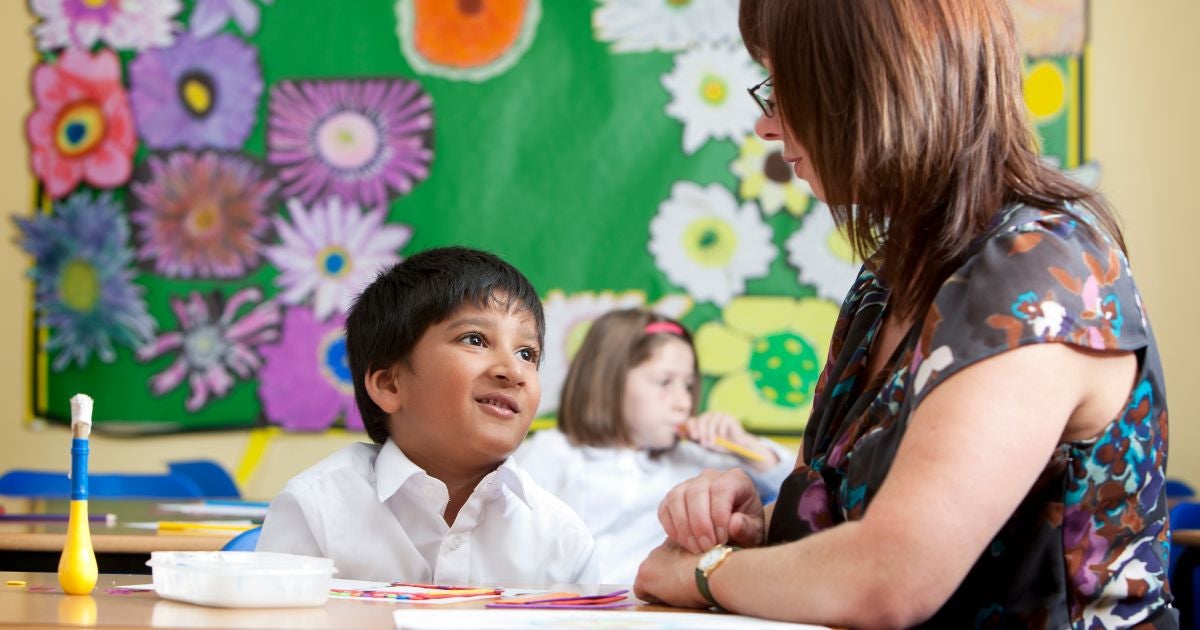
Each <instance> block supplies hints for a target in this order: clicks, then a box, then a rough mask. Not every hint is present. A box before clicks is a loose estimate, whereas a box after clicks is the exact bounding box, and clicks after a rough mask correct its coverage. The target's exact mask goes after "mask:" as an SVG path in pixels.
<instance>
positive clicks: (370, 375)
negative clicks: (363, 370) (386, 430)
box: [365, 365, 404, 415]
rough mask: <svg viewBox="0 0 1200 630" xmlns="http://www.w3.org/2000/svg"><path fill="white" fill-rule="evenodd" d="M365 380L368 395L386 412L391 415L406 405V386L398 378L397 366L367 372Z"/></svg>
mask: <svg viewBox="0 0 1200 630" xmlns="http://www.w3.org/2000/svg"><path fill="white" fill-rule="evenodd" d="M365 380H366V387H367V395H368V396H370V397H371V400H372V401H374V402H375V404H376V405H379V408H380V409H382V410H383V412H384V413H386V414H389V415H390V414H393V413H396V412H397V411H399V410H400V409H401V408H402V407H404V386H403V384H402V383H401V382H400V379H399V378H397V374H396V366H394V365H393V366H391V367H389V368H387V369H384V370H375V371H373V372H367V375H366V377H365Z"/></svg>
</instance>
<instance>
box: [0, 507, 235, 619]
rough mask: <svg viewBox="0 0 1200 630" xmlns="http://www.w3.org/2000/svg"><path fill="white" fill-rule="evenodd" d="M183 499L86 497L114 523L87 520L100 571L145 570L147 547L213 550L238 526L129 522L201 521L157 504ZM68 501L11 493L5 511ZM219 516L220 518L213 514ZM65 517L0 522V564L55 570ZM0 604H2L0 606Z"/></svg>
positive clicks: (61, 510) (40, 510)
mask: <svg viewBox="0 0 1200 630" xmlns="http://www.w3.org/2000/svg"><path fill="white" fill-rule="evenodd" d="M182 502H186V501H167V500H147V501H104V500H90V501H88V511H89V513H91V514H106V513H107V514H115V515H117V524H116V525H115V526H113V527H107V526H105V525H104V524H103V523H91V530H92V548H93V549H95V551H96V561H97V563H98V564H99V567H100V572H101V573H144V574H149V573H150V567H147V566H146V561H147V560H149V559H150V552H151V551H216V550H218V549H220V548H221V547H222V546H224V545H225V543H227V542H229V540H230V539H231V538H233V537H234V536H236V535H237V533H238V532H230V533H215V532H211V531H207V532H204V533H200V534H197V533H192V532H163V533H160V532H158V530H155V529H139V528H135V527H129V526H128V523H136V522H150V521H201V520H206V519H209V518H212V517H197V516H190V515H186V514H180V513H178V512H164V511H161V510H159V509H158V505H159V504H160V503H182ZM68 503H69V502H68V501H66V500H58V499H51V500H46V499H15V498H13V497H5V498H4V500H3V504H4V506H5V509H6V510H7V511H8V513H10V514H12V513H37V514H65V513H66V512H67V505H68ZM218 520H223V519H218ZM66 532H67V526H66V523H6V522H0V570H3V571H47V572H54V571H57V570H58V558H59V555H60V554H61V553H62V549H63V545H64V544H65V543H66ZM0 610H3V609H2V608H0Z"/></svg>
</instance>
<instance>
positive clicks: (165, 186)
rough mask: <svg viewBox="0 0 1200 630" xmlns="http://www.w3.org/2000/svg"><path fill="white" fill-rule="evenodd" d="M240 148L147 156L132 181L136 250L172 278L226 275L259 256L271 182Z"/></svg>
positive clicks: (255, 261)
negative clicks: (231, 151)
mask: <svg viewBox="0 0 1200 630" xmlns="http://www.w3.org/2000/svg"><path fill="white" fill-rule="evenodd" d="M263 170H264V169H263V167H262V166H261V165H259V164H258V163H257V162H254V161H253V160H251V159H250V158H246V157H242V156H240V155H221V154H218V153H215V152H212V151H209V152H206V153H201V154H198V155H197V154H192V153H187V152H178V153H172V154H171V155H170V156H167V157H158V156H151V157H150V159H149V160H147V162H146V168H145V169H144V170H143V171H142V173H141V175H140V177H139V180H141V181H137V182H135V183H134V184H133V186H132V188H133V193H134V195H135V196H136V198H137V200H138V207H137V208H136V209H135V210H134V211H133V222H134V224H135V225H136V226H137V228H138V230H137V240H138V258H139V259H140V260H143V261H147V262H152V263H153V269H154V271H155V272H156V273H160V274H162V275H165V276H170V277H178V278H191V277H198V278H234V277H240V276H243V275H245V274H246V273H247V272H249V271H250V270H252V269H254V268H255V267H257V266H258V265H259V264H260V262H261V261H262V257H261V253H260V251H259V249H260V247H261V239H262V237H263V236H264V235H265V234H266V233H267V231H268V230H269V228H270V222H269V219H268V218H267V212H268V209H269V207H270V199H271V195H272V193H274V192H275V182H274V181H271V180H269V179H267V178H266V177H265V175H264V173H263Z"/></svg>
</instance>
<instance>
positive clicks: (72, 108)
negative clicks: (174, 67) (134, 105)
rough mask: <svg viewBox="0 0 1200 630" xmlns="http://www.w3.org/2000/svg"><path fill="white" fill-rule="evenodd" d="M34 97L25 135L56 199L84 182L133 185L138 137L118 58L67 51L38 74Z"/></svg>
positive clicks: (34, 164)
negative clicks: (34, 102) (133, 164)
mask: <svg viewBox="0 0 1200 630" xmlns="http://www.w3.org/2000/svg"><path fill="white" fill-rule="evenodd" d="M33 96H34V100H35V101H36V103H37V105H36V108H35V109H34V111H33V113H32V114H30V115H29V118H28V120H26V123H25V133H26V135H27V137H28V138H29V144H30V146H31V147H32V158H31V160H32V167H33V172H34V174H36V175H37V177H38V179H40V180H41V181H42V184H43V185H45V187H46V192H47V193H49V194H50V196H51V197H53V198H55V199H59V198H62V197H64V196H66V194H67V193H69V192H71V190H73V189H74V188H75V186H76V185H78V184H79V182H80V181H84V182H87V183H88V184H91V185H92V186H96V187H98V188H113V187H116V186H120V185H121V184H124V183H125V182H126V181H128V179H129V175H130V172H131V171H132V163H133V151H134V149H135V148H136V146H137V138H136V137H135V136H134V133H133V117H132V115H131V114H130V111H129V101H128V99H127V98H126V96H125V90H124V89H123V88H122V87H121V62H120V61H119V60H118V59H117V55H116V53H114V52H112V51H111V50H101V51H100V52H97V53H95V54H90V53H86V52H83V51H80V50H75V49H69V50H67V51H66V52H64V53H63V54H62V56H61V57H59V59H58V62H57V63H53V64H41V65H39V66H38V67H37V68H36V69H35V70H34V71H33Z"/></svg>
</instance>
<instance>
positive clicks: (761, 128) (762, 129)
mask: <svg viewBox="0 0 1200 630" xmlns="http://www.w3.org/2000/svg"><path fill="white" fill-rule="evenodd" d="M754 133H756V134H758V137H759V138H762V139H763V140H782V139H783V134H782V133H781V132H780V128H779V112H778V111H776V112H775V115H774V116H770V117H768V116H767V115H766V114H760V115H759V116H758V120H756V121H754Z"/></svg>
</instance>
